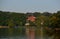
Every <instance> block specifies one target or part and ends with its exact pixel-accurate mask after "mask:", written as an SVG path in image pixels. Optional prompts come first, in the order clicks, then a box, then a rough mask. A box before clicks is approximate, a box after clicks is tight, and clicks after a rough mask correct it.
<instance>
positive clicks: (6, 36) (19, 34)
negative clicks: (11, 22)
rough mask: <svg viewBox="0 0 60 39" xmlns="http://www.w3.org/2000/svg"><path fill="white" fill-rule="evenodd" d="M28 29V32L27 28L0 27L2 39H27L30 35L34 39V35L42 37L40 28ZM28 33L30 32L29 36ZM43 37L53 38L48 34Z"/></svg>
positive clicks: (37, 37) (35, 37) (38, 38)
mask: <svg viewBox="0 0 60 39" xmlns="http://www.w3.org/2000/svg"><path fill="white" fill-rule="evenodd" d="M28 31H29V32H26V29H25V28H10V29H0V39H27V38H28V37H30V38H29V39H32V38H33V37H34V39H40V38H41V36H40V35H39V34H40V33H38V32H39V31H40V30H37V29H34V30H33V29H31V30H28ZM36 32H37V33H36ZM26 33H28V35H29V36H27V34H26ZM37 34H38V35H37ZM31 37H32V38H31ZM43 39H53V36H52V37H49V36H47V34H46V35H45V36H43Z"/></svg>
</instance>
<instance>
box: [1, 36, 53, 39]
mask: <svg viewBox="0 0 60 39" xmlns="http://www.w3.org/2000/svg"><path fill="white" fill-rule="evenodd" d="M0 39H27V37H26V36H14V37H1V38H0ZM35 39H41V38H40V37H35ZM43 39H53V38H52V37H43Z"/></svg>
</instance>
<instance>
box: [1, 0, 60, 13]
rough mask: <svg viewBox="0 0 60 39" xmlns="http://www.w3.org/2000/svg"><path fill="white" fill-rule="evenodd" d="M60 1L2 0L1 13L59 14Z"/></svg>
mask: <svg viewBox="0 0 60 39" xmlns="http://www.w3.org/2000/svg"><path fill="white" fill-rule="evenodd" d="M59 10H60V0H0V11H10V12H23V13H26V12H57V11H59Z"/></svg>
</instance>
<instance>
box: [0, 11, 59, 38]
mask: <svg viewBox="0 0 60 39" xmlns="http://www.w3.org/2000/svg"><path fill="white" fill-rule="evenodd" d="M31 15H33V16H34V17H36V20H35V21H34V22H31V21H29V23H30V27H32V26H34V27H36V31H37V32H36V35H40V34H39V33H40V32H39V29H40V27H41V26H43V27H44V30H45V31H44V34H48V35H49V36H52V35H55V36H57V37H58V38H59V37H60V11H57V12H55V13H50V12H43V13H41V12H34V13H32V12H27V13H17V12H5V11H0V26H7V27H9V28H0V33H1V34H0V36H11V35H12V36H13V34H14V36H15V35H21V34H19V33H22V34H23V35H24V32H25V28H22V27H25V23H26V20H27V17H28V16H31ZM41 22H43V25H41ZM14 32H15V33H14Z"/></svg>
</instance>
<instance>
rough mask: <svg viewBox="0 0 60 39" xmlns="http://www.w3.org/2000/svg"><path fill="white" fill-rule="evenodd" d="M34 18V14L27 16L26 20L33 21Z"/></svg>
mask: <svg viewBox="0 0 60 39" xmlns="http://www.w3.org/2000/svg"><path fill="white" fill-rule="evenodd" d="M35 19H36V17H34V16H29V17H28V19H27V20H30V21H32V22H34V21H35Z"/></svg>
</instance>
